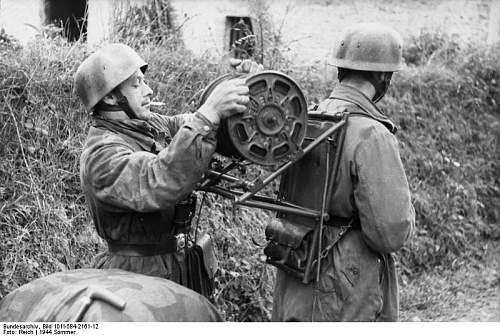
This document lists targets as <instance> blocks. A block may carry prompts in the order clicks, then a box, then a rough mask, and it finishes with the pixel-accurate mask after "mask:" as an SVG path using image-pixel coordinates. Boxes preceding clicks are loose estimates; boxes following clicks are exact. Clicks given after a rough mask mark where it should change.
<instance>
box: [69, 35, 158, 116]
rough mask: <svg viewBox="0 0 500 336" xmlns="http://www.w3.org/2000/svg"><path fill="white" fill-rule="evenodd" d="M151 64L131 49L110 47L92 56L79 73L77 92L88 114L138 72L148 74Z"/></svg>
mask: <svg viewBox="0 0 500 336" xmlns="http://www.w3.org/2000/svg"><path fill="white" fill-rule="evenodd" d="M147 66H148V64H147V63H146V62H145V61H144V60H143V59H142V58H141V57H140V56H139V55H138V54H137V53H136V52H135V51H134V50H133V49H132V48H130V47H129V46H126V45H124V44H121V43H113V44H109V45H107V46H105V47H103V48H102V49H100V50H98V51H96V52H95V53H93V54H92V55H90V56H89V57H88V58H87V59H86V60H85V61H83V63H82V64H80V66H79V67H78V70H76V74H75V92H76V94H77V95H78V96H79V97H80V99H81V100H82V102H83V105H85V108H86V109H87V111H89V112H90V111H92V109H93V108H94V106H95V105H96V104H97V103H98V102H99V101H100V100H101V99H102V98H104V97H105V96H106V95H107V94H108V93H110V92H111V91H112V90H113V89H114V88H115V87H117V86H118V85H120V83H122V82H123V81H125V80H126V79H127V78H129V77H130V76H132V75H133V74H134V72H136V71H137V69H141V70H142V72H145V71H146V68H147Z"/></svg>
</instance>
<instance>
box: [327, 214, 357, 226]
mask: <svg viewBox="0 0 500 336" xmlns="http://www.w3.org/2000/svg"><path fill="white" fill-rule="evenodd" d="M325 225H326V226H333V227H337V228H342V227H346V226H351V227H352V228H353V229H360V228H361V225H360V223H359V217H358V216H356V217H339V216H330V218H329V219H328V221H327V222H325Z"/></svg>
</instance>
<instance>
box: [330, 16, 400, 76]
mask: <svg viewBox="0 0 500 336" xmlns="http://www.w3.org/2000/svg"><path fill="white" fill-rule="evenodd" d="M337 43H338V44H337V45H336V46H335V50H334V58H333V65H335V66H336V67H338V68H346V69H352V70H362V71H379V72H394V71H398V70H401V69H402V65H403V64H402V52H403V39H402V38H401V35H400V34H399V33H398V32H397V31H395V30H394V29H392V28H390V27H387V26H385V25H382V24H379V23H360V24H356V25H353V26H351V27H349V28H347V29H346V30H345V31H344V33H343V35H342V37H341V38H340V40H339V41H338V42H337Z"/></svg>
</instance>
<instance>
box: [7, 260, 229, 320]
mask: <svg viewBox="0 0 500 336" xmlns="http://www.w3.org/2000/svg"><path fill="white" fill-rule="evenodd" d="M86 302H88V305H87V306H86V307H85V303H86ZM0 321H4V322H75V321H82V322H90V321H93V322H184V321H190V322H202V321H203V322H211V321H221V317H220V315H219V313H218V312H217V310H216V309H215V307H214V306H213V305H212V304H211V303H210V302H209V301H208V300H207V299H206V298H205V297H203V296H201V295H199V294H198V293H196V292H193V291H192V290H190V289H187V288H186V287H183V286H181V285H178V284H176V283H174V282H172V281H170V280H166V279H161V278H158V277H150V276H145V275H141V274H136V273H131V272H126V271H123V270H97V269H79V270H72V271H66V272H59V273H54V274H51V275H48V276H46V277H43V278H40V279H36V280H34V281H31V282H30V283H28V284H25V285H23V286H21V287H19V288H18V289H16V290H15V291H13V292H11V293H10V294H9V295H7V296H6V297H5V298H4V299H3V300H2V301H1V302H0Z"/></svg>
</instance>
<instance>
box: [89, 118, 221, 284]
mask: <svg viewBox="0 0 500 336" xmlns="http://www.w3.org/2000/svg"><path fill="white" fill-rule="evenodd" d="M215 132H216V130H215V129H214V128H213V125H211V124H210V122H208V121H206V120H205V119H204V118H203V117H201V116H199V115H198V114H194V115H193V114H181V115H176V116H173V117H167V116H162V115H159V114H153V115H152V117H151V119H150V120H148V121H143V120H137V119H134V120H121V121H117V120H109V119H108V120H105V119H101V118H99V117H95V118H94V120H93V125H92V127H91V128H90V130H89V133H88V137H87V140H86V142H85V145H84V148H83V152H82V155H81V158H80V179H81V185H82V189H83V192H84V194H85V198H86V201H87V204H88V206H89V209H90V213H91V215H92V219H93V221H94V224H95V227H96V229H97V232H98V234H99V235H100V236H101V237H102V238H103V239H105V240H106V241H107V242H108V244H134V245H147V244H162V243H165V244H166V242H167V239H170V238H171V237H172V235H174V234H176V233H177V232H175V231H176V230H175V228H174V227H173V225H172V217H173V214H174V206H175V204H176V203H177V202H178V201H180V200H182V199H184V198H185V197H186V196H187V195H188V194H189V193H190V192H191V191H192V190H193V189H194V187H195V184H196V183H197V182H198V181H199V180H200V178H201V177H202V174H203V173H204V172H205V170H206V169H207V167H208V164H209V161H210V158H211V156H212V154H213V152H214V150H215V144H216V140H215ZM93 267H96V268H119V269H123V270H127V271H132V272H136V273H141V274H145V275H153V276H159V277H163V278H166V279H171V280H173V281H175V282H178V283H181V284H184V283H185V281H186V269H185V266H184V258H183V254H182V253H164V254H159V255H151V256H128V255H118V254H115V253H110V252H109V251H106V252H104V253H102V254H100V255H98V256H97V257H96V259H95V261H94V265H93Z"/></svg>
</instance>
